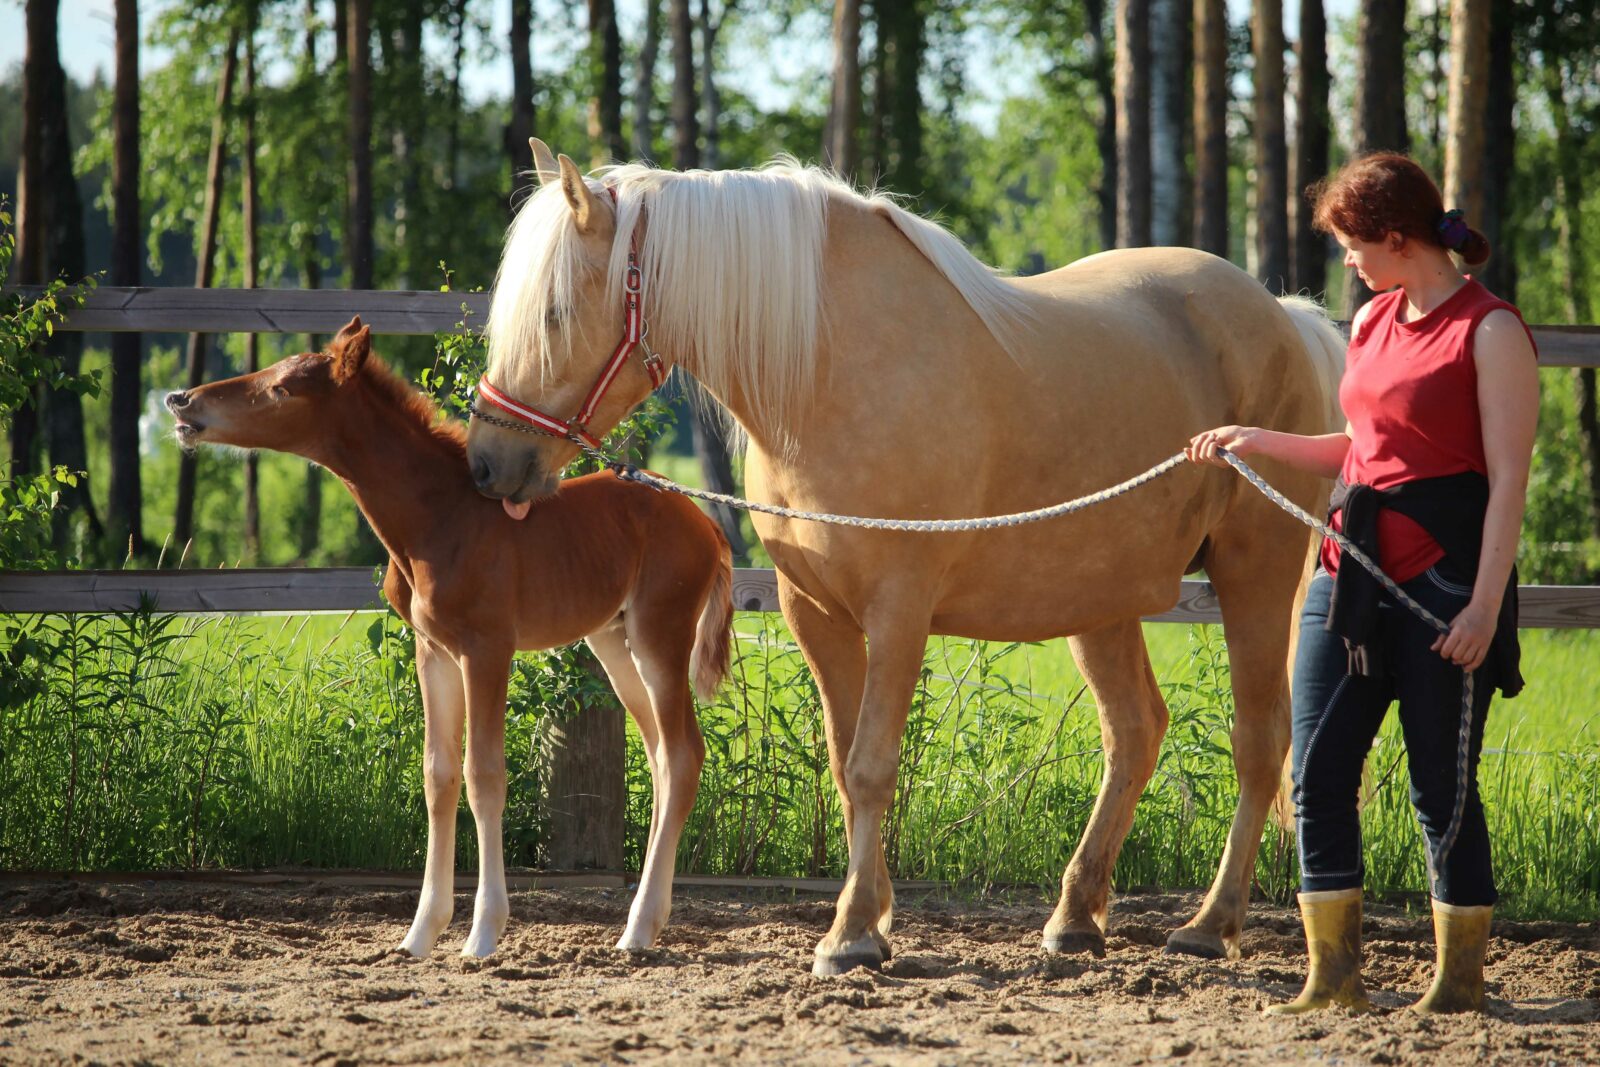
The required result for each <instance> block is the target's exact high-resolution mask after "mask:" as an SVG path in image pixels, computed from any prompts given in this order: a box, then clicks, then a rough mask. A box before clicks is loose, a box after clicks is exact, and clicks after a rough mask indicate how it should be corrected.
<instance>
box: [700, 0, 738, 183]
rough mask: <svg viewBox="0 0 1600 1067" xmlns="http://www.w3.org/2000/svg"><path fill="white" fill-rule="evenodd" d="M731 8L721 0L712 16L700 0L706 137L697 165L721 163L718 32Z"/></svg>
mask: <svg viewBox="0 0 1600 1067" xmlns="http://www.w3.org/2000/svg"><path fill="white" fill-rule="evenodd" d="M731 10H733V0H724V3H723V6H722V14H721V15H719V16H718V17H717V18H715V19H713V18H712V17H711V0H700V84H701V85H702V86H703V87H704V92H703V94H702V97H701V99H702V100H703V101H704V103H705V112H706V122H705V131H704V133H705V140H704V144H703V146H702V148H701V150H700V165H701V166H702V167H704V168H705V169H707V170H717V169H719V168H720V167H721V166H722V95H721V94H720V93H719V92H718V91H717V78H716V72H717V58H716V57H717V35H718V34H719V33H721V32H722V23H723V21H724V20H725V19H726V18H727V17H728V13H729V12H730V11H731Z"/></svg>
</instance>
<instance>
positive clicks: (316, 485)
mask: <svg viewBox="0 0 1600 1067" xmlns="http://www.w3.org/2000/svg"><path fill="white" fill-rule="evenodd" d="M312 62H313V64H314V63H315V62H316V60H315V57H313V59H312ZM301 273H302V278H303V279H304V284H305V287H306V288H307V289H319V288H321V287H322V265H321V264H320V263H319V262H318V261H317V239H316V237H315V236H314V235H312V234H309V233H308V234H307V235H306V239H305V243H304V244H303V245H302V246H301ZM321 350H322V339H321V338H320V337H318V336H317V335H316V334H314V333H313V334H307V335H306V351H308V352H320V351H321ZM321 542H322V468H321V467H319V466H317V465H316V464H315V463H307V464H306V480H305V496H304V498H303V500H302V503H301V510H300V531H299V538H298V544H297V546H296V558H298V559H299V561H300V562H301V563H305V562H307V561H308V560H310V559H311V556H312V554H313V553H314V552H316V550H317V546H318V545H319V544H321Z"/></svg>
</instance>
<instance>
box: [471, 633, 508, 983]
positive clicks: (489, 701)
mask: <svg viewBox="0 0 1600 1067" xmlns="http://www.w3.org/2000/svg"><path fill="white" fill-rule="evenodd" d="M462 667H463V672H462V673H463V674H464V675H465V676H466V682H467V803H469V804H471V805H472V818H473V820H474V821H475V822H476V823H477V825H478V897H477V900H476V901H475V902H474V904H473V909H472V930H471V931H470V932H469V933H468V934H467V943H466V944H465V945H463V946H462V948H461V954H462V955H463V956H475V957H478V958H480V959H481V958H482V957H484V956H488V955H490V954H491V953H493V952H494V949H495V944H496V943H497V942H498V941H499V940H500V934H501V932H502V931H503V930H505V927H506V917H507V916H508V915H510V913H511V903H510V901H509V899H508V898H507V897H506V867H505V850H504V841H503V837H502V835H501V831H500V818H501V816H502V815H503V814H504V813H505V808H506V682H507V676H508V675H509V673H510V668H511V652H510V650H508V649H506V650H491V651H487V652H475V653H473V654H471V655H468V656H464V657H462Z"/></svg>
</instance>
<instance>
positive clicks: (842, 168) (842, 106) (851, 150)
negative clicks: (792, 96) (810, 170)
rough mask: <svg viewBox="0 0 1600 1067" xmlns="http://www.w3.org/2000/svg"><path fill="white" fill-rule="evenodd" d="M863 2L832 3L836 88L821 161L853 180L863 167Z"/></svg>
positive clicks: (846, 0)
mask: <svg viewBox="0 0 1600 1067" xmlns="http://www.w3.org/2000/svg"><path fill="white" fill-rule="evenodd" d="M860 130H861V0H834V3H833V89H832V97H831V99H830V101H829V105H828V124H827V126H826V128H825V131H824V134H823V140H824V142H825V143H824V144H823V146H822V158H823V161H824V162H826V163H827V165H828V166H830V167H832V168H833V170H834V172H835V173H837V174H840V175H843V176H844V177H845V178H850V177H852V176H853V175H854V174H855V172H856V170H857V168H859V167H860V166H861V138H860Z"/></svg>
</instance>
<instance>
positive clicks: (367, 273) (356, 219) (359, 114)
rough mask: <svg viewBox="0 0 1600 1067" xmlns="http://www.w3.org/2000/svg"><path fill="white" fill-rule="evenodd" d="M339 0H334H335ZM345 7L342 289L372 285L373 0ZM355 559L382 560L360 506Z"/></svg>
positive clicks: (353, 0)
mask: <svg viewBox="0 0 1600 1067" xmlns="http://www.w3.org/2000/svg"><path fill="white" fill-rule="evenodd" d="M335 2H338V0H335ZM344 2H346V3H347V4H348V7H347V26H346V36H345V68H346V77H347V79H348V84H349V93H350V111H349V137H350V166H349V170H348V172H347V179H346V181H347V185H346V189H345V211H346V215H345V219H346V221H345V263H346V269H347V270H348V272H349V274H348V278H347V283H346V287H347V288H350V289H371V288H372V271H373V263H372V259H373V240H372V0H344ZM355 523H356V545H357V553H358V554H359V556H360V557H361V558H360V560H359V562H361V563H369V562H373V563H375V562H377V561H378V560H380V559H382V558H383V551H382V546H381V545H380V544H379V542H378V537H377V535H376V534H374V533H373V532H372V526H371V525H370V524H369V523H368V522H367V520H366V517H365V516H364V515H362V514H361V509H359V508H357V509H356V517H355Z"/></svg>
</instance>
